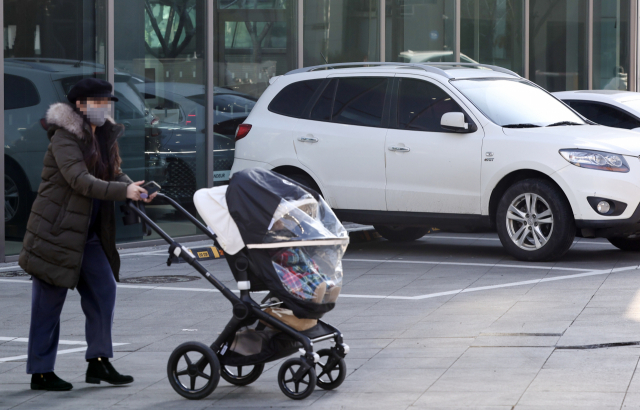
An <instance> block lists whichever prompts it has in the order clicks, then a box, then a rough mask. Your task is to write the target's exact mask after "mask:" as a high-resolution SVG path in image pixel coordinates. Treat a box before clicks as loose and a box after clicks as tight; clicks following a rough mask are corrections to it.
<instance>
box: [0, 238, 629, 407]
mask: <svg viewBox="0 0 640 410" xmlns="http://www.w3.org/2000/svg"><path fill="white" fill-rule="evenodd" d="M122 260H123V271H122V277H123V278H125V279H131V278H142V277H148V276H161V275H178V277H177V278H175V279H176V280H181V281H180V282H175V283H156V284H148V283H147V284H145V283H126V284H125V283H121V284H120V285H119V288H118V301H117V306H116V315H115V323H114V332H113V333H114V343H116V344H117V346H115V347H114V350H115V351H116V354H115V359H114V365H115V366H116V368H117V369H118V370H120V371H121V372H123V373H125V374H131V375H133V376H134V377H135V379H136V381H135V382H134V383H133V384H132V385H129V386H124V387H113V386H108V385H104V384H102V385H89V384H86V383H84V372H85V371H86V363H85V361H84V355H83V351H84V347H83V342H84V316H83V314H82V310H81V308H80V303H79V297H78V294H77V292H70V293H69V296H68V298H67V303H66V305H65V308H64V310H63V314H62V320H63V323H62V327H61V336H60V338H61V339H62V340H63V343H61V345H60V348H59V356H58V361H57V365H56V372H57V373H58V374H59V375H60V376H61V377H62V378H64V379H66V380H68V381H70V382H72V383H73V384H74V389H73V390H72V391H70V392H37V391H31V390H30V389H29V381H30V378H29V376H28V375H26V373H25V360H26V359H25V357H24V355H25V354H26V346H27V343H26V340H27V339H26V338H27V337H28V328H29V312H30V299H31V286H30V282H29V281H28V278H27V277H25V276H20V272H19V271H17V270H16V268H15V264H14V265H10V264H9V265H2V266H0V409H2V410H4V409H40V408H43V409H44V408H46V409H58V408H59V409H65V410H67V409H98V408H114V409H154V410H155V409H164V408H167V409H169V408H170V409H191V408H198V409H200V408H208V407H215V408H227V407H235V408H281V407H309V408H313V409H337V408H345V409H351V408H355V409H410V408H411V409H413V408H429V409H436V408H442V409H463V408H464V409H467V408H469V409H470V408H482V409H513V408H515V409H545V410H546V409H556V408H557V409H571V408H576V409H578V408H580V409H590V408H593V409H609V408H611V409H621V408H625V409H631V408H640V375H637V374H636V373H637V367H638V361H639V359H640V348H639V347H640V326H639V322H640V271H639V270H638V268H639V265H640V254H634V253H625V252H621V251H619V250H617V249H616V248H614V247H613V246H611V245H609V244H608V242H605V241H602V240H580V241H578V242H576V243H575V244H574V246H573V248H572V249H571V250H570V251H569V253H568V254H567V255H566V256H565V257H564V258H563V259H562V260H561V261H559V262H555V263H526V262H519V261H516V260H513V259H512V258H511V257H509V256H508V255H507V254H506V253H505V252H504V250H503V249H502V247H501V245H500V242H499V241H498V239H497V236H495V235H492V234H487V235H477V234H446V233H437V234H431V235H427V236H425V237H424V238H423V239H421V240H419V241H416V242H413V243H409V244H394V243H390V242H387V241H385V240H378V241H373V242H364V243H353V244H352V245H350V246H349V250H348V252H347V254H346V255H345V258H344V271H345V278H344V288H343V291H342V295H341V297H340V299H339V300H338V303H337V305H336V308H335V309H334V310H333V311H331V312H330V313H328V314H327V315H326V316H325V319H326V320H327V321H328V322H330V323H332V324H333V325H336V326H337V327H339V328H340V330H341V331H342V332H343V333H344V336H345V341H346V343H348V344H349V345H350V347H351V351H350V353H349V355H348V356H347V359H346V362H347V367H348V376H347V378H346V380H345V382H344V383H343V384H342V386H340V387H339V388H338V389H336V390H334V391H323V390H321V389H316V391H315V392H314V393H313V394H312V395H311V396H310V397H309V398H307V399H306V400H303V401H293V400H290V399H288V398H286V397H285V396H284V395H283V394H282V393H281V392H280V389H279V388H278V385H277V382H276V379H277V377H276V376H277V372H278V369H279V367H280V364H281V361H278V362H273V363H269V364H268V365H267V366H266V368H265V372H264V374H263V375H262V376H261V377H260V379H259V380H258V381H256V382H255V383H253V384H252V385H250V386H246V387H234V386H232V385H229V384H228V383H226V382H225V381H223V380H221V381H220V384H219V386H218V388H217V389H216V390H215V392H214V393H213V394H211V395H210V396H209V397H208V398H206V399H203V400H200V401H188V400H185V399H183V398H182V397H180V396H178V395H177V394H176V393H175V392H174V391H173V389H172V388H171V386H170V385H169V382H168V380H167V376H166V366H167V359H168V357H169V355H170V354H171V352H172V351H173V349H174V348H175V347H176V346H178V345H179V344H181V343H182V342H185V341H190V340H195V341H200V342H203V343H205V344H210V343H211V342H212V341H213V340H214V339H215V337H216V335H217V333H218V332H219V331H221V329H222V327H223V326H224V324H225V323H226V322H227V321H228V320H229V318H230V316H231V305H230V304H229V302H228V301H227V300H226V299H224V298H223V297H222V296H221V295H220V294H219V293H216V292H213V291H212V290H213V288H212V287H211V286H210V285H209V284H208V283H207V282H206V281H205V280H204V279H200V278H198V274H197V272H195V271H194V270H193V269H192V268H191V267H189V266H188V265H186V264H174V265H172V266H171V267H167V266H166V264H165V260H166V249H165V247H159V248H147V249H136V250H125V251H122ZM203 264H204V265H205V266H206V268H207V269H208V270H209V271H210V272H211V273H212V274H215V275H216V276H217V277H218V278H220V279H221V280H223V282H224V283H225V284H227V285H228V286H229V287H232V288H234V289H235V284H234V282H233V278H232V275H231V273H230V271H229V269H228V267H227V265H226V261H225V260H222V259H219V260H214V261H208V262H204V263H203ZM185 277H186V278H185ZM192 279H193V280H192ZM137 282H140V280H138V281H137ZM327 346H328V343H327ZM322 347H323V344H322V343H319V344H318V346H317V348H318V349H319V348H322Z"/></svg>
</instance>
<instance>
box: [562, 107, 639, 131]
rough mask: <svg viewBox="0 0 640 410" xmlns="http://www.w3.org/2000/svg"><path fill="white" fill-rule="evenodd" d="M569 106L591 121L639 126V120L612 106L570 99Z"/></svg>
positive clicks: (610, 125) (608, 125) (609, 124)
mask: <svg viewBox="0 0 640 410" xmlns="http://www.w3.org/2000/svg"><path fill="white" fill-rule="evenodd" d="M570 105H571V108H573V109H574V110H576V111H578V112H579V113H580V114H582V115H584V116H585V117H586V118H588V119H590V120H591V121H593V122H595V123H598V124H600V125H606V126H607V127H616V128H625V129H628V130H630V129H633V128H638V127H640V121H638V120H637V119H635V118H634V117H632V116H631V115H629V114H627V113H625V112H623V111H622V110H619V109H617V108H614V107H610V106H608V105H604V104H597V103H592V102H584V101H571V102H570Z"/></svg>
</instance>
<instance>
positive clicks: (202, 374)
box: [198, 371, 211, 380]
mask: <svg viewBox="0 0 640 410" xmlns="http://www.w3.org/2000/svg"><path fill="white" fill-rule="evenodd" d="M198 376H200V377H202V378H204V379H207V380H211V376H209V375H208V374H204V373H203V372H201V371H198Z"/></svg>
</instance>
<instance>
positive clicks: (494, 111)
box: [451, 79, 586, 128]
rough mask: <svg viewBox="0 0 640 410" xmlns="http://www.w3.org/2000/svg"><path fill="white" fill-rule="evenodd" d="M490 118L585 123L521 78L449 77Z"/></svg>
mask: <svg viewBox="0 0 640 410" xmlns="http://www.w3.org/2000/svg"><path fill="white" fill-rule="evenodd" d="M451 84H453V86H455V87H456V88H457V89H458V90H460V92H461V93H462V94H464V95H465V97H467V98H468V99H469V100H470V101H471V102H472V103H473V104H475V106H476V107H478V109H479V110H480V111H482V112H483V113H484V115H486V116H487V118H489V119H490V120H491V121H493V122H495V123H496V124H498V125H500V126H502V127H511V128H529V127H546V126H549V125H584V124H586V123H585V122H584V121H583V120H582V119H581V118H580V117H579V116H578V115H576V114H575V113H574V112H573V111H571V110H570V109H569V108H567V107H566V106H565V105H564V104H562V103H561V102H560V101H558V100H556V99H555V98H553V97H552V96H551V95H549V94H547V93H546V92H544V91H543V90H541V89H540V88H538V87H536V86H535V85H533V84H531V83H529V82H528V81H524V80H505V79H472V80H452V81H451Z"/></svg>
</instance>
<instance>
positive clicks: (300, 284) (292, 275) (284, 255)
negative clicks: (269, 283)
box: [264, 194, 349, 304]
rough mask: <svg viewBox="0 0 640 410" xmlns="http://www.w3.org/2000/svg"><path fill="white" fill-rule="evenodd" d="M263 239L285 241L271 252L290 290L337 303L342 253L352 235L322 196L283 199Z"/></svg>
mask: <svg viewBox="0 0 640 410" xmlns="http://www.w3.org/2000/svg"><path fill="white" fill-rule="evenodd" d="M295 242H298V243H299V244H300V246H297V244H296V243H295ZM264 243H270V244H274V245H275V244H277V243H282V245H283V246H282V247H279V248H278V249H273V250H270V252H269V254H270V256H271V261H272V263H273V267H274V268H275V270H276V272H277V274H278V277H279V278H280V281H281V282H282V284H283V286H284V287H285V289H286V290H287V291H288V292H289V293H290V294H292V295H294V296H296V297H297V298H299V299H301V300H304V301H307V302H311V303H318V304H324V303H335V301H336V300H337V298H338V295H339V294H340V290H341V288H342V276H343V273H342V256H343V255H344V252H345V251H346V249H347V245H348V244H349V235H348V233H347V231H346V229H345V228H344V227H343V226H342V224H341V223H340V221H339V220H338V218H337V217H336V216H335V214H334V213H333V211H332V210H331V208H330V207H329V206H328V205H327V203H326V202H325V201H324V200H323V199H322V198H319V199H318V200H316V199H315V198H314V197H313V196H311V195H309V194H306V195H303V196H302V197H300V198H298V199H296V200H286V199H283V200H282V201H281V202H280V205H279V206H278V207H277V209H276V211H275V213H274V215H273V219H272V221H271V225H270V226H269V230H268V231H267V233H266V235H265V238H264Z"/></svg>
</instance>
